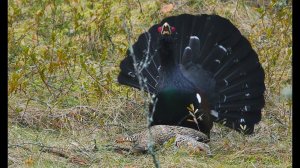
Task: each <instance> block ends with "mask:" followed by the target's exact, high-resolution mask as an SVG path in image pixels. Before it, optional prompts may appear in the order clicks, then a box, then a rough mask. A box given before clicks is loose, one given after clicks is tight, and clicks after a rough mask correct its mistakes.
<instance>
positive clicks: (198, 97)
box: [196, 93, 201, 104]
mask: <svg viewBox="0 0 300 168" xmlns="http://www.w3.org/2000/svg"><path fill="white" fill-rule="evenodd" d="M196 97H197V99H198V102H199V104H201V96H200V94H199V93H197V94H196Z"/></svg>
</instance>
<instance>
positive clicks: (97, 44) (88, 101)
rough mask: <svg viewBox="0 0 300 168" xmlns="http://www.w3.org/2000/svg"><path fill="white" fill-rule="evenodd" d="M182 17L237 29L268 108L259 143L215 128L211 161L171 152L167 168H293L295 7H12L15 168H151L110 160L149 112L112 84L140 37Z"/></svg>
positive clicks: (136, 159)
mask: <svg viewBox="0 0 300 168" xmlns="http://www.w3.org/2000/svg"><path fill="white" fill-rule="evenodd" d="M263 2H264V3H263ZM170 4H172V5H170ZM180 13H192V14H201V13H208V14H212V13H215V14H219V15H221V16H223V17H226V18H228V19H230V20H231V21H232V22H233V23H234V24H235V25H236V26H237V27H238V28H239V29H240V30H241V32H242V33H243V34H244V35H245V36H246V37H247V38H248V39H249V40H250V41H251V44H252V46H253V47H254V49H255V51H256V52H257V53H258V55H259V57H260V61H261V63H262V65H263V67H264V69H265V72H266V80H265V82H266V86H267V91H266V94H265V95H266V106H265V108H264V109H263V118H262V121H261V122H260V123H259V124H258V125H257V127H256V131H255V133H254V134H253V135H250V136H243V135H241V134H239V133H236V132H234V131H232V130H229V129H227V128H224V127H222V126H221V125H219V124H215V125H214V128H213V130H212V133H211V138H212V139H211V142H210V143H209V145H210V147H211V149H212V153H213V157H208V156H206V155H204V154H203V155H193V154H190V153H188V152H187V151H184V150H178V149H175V148H173V147H172V146H168V145H167V146H165V147H164V148H162V149H161V150H159V151H157V152H156V154H157V156H158V159H159V162H160V165H161V167H170V168H171V167H272V168H273V167H291V162H292V152H291V150H292V149H291V148H292V134H291V131H292V124H291V123H292V122H291V120H292V118H291V113H292V112H291V106H292V104H291V100H290V99H289V96H288V94H289V91H286V90H288V89H286V88H289V85H290V84H291V57H292V55H291V48H292V45H291V41H292V37H291V5H290V4H285V3H284V1H259V2H256V1H251V2H250V1H249V2H248V1H246V0H241V1H237V2H235V1H230V0H229V1H217V0H210V1H201V0H200V1H195V0H183V1H161V0H160V1H159V0H157V1H145V0H140V1H130V0H129V1H122V0H120V1H110V0H104V1H101V2H98V1H97V2H93V1H77V0H64V1H62V0H56V1H47V0H42V1H35V0H14V1H12V0H10V1H9V13H8V20H9V23H8V25H9V28H8V31H9V34H8V43H9V52H8V53H9V57H8V58H9V81H8V82H9V90H8V91H9V113H8V115H9V125H8V128H9V134H8V136H9V141H8V143H9V144H8V145H9V153H8V159H9V167H127V168H133V167H154V166H153V161H152V157H151V156H150V155H131V154H128V153H120V152H116V151H114V146H115V145H116V144H115V143H114V140H115V138H116V137H117V136H118V135H120V134H131V133H133V132H137V131H139V130H142V129H143V128H145V127H146V117H145V112H146V109H147V108H145V106H144V103H145V100H144V97H145V96H144V95H143V94H142V93H140V92H139V91H136V90H134V89H131V88H128V87H124V86H120V85H118V84H117V83H116V75H117V74H118V72H119V69H118V65H119V62H120V60H122V59H123V58H124V55H125V52H126V49H127V48H128V45H129V44H132V42H133V41H134V40H135V39H136V38H137V37H138V35H139V34H140V33H141V32H143V31H145V30H147V29H148V28H149V27H150V26H151V25H152V24H154V23H157V22H159V21H160V20H161V19H162V18H164V17H166V16H170V15H176V14H180ZM125 30H127V31H125ZM129 32H130V34H129ZM128 34H129V35H130V36H128ZM128 37H131V39H130V40H129V39H128ZM283 88H285V89H283ZM50 149H51V150H50Z"/></svg>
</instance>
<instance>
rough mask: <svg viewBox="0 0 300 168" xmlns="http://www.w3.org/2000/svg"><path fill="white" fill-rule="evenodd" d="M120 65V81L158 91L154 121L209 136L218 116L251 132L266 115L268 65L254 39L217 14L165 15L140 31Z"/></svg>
mask: <svg viewBox="0 0 300 168" xmlns="http://www.w3.org/2000/svg"><path fill="white" fill-rule="evenodd" d="M120 68H121V72H120V74H119V76H118V82H119V83H120V84H123V85H128V86H131V87H135V88H139V89H141V87H143V88H144V90H145V91H147V92H150V93H151V94H153V102H154V103H152V104H150V109H149V114H150V116H152V117H153V122H152V123H151V125H179V126H184V127H190V128H194V129H197V130H200V131H202V132H204V133H206V134H207V135H208V136H209V133H210V130H211V128H212V126H213V122H221V123H223V124H224V125H225V126H227V127H230V128H232V129H235V130H237V131H242V132H244V133H246V134H251V133H253V130H254V125H255V124H257V123H258V122H259V121H260V120H261V109H262V108H263V106H264V104H265V101H264V91H265V84H264V70H263V68H262V66H261V64H260V63H259V59H258V56H257V54H256V52H255V51H254V50H253V49H252V47H251V45H250V43H249V41H248V40H247V39H246V38H245V37H244V36H242V35H241V33H240V31H239V30H238V29H237V28H236V27H235V26H234V25H233V24H232V23H231V22H230V21H229V20H227V19H225V18H222V17H220V16H218V15H206V14H203V15H197V16H195V15H189V14H182V15H178V16H171V17H168V18H165V19H163V20H162V21H161V23H159V24H155V25H153V26H152V27H151V28H150V29H149V30H148V32H145V33H143V34H141V35H140V36H139V38H138V40H137V41H136V42H135V43H134V44H133V46H132V48H129V49H128V51H127V57H126V58H125V59H124V60H122V62H121V64H120ZM191 104H192V106H191ZM188 107H189V108H188Z"/></svg>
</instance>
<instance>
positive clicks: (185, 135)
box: [116, 125, 210, 154]
mask: <svg viewBox="0 0 300 168" xmlns="http://www.w3.org/2000/svg"><path fill="white" fill-rule="evenodd" d="M150 131H151V134H152V140H153V143H154V146H155V147H157V146H160V145H163V144H164V143H165V142H167V141H169V140H170V139H171V138H175V142H174V145H175V146H176V147H179V148H184V149H187V150H188V151H191V152H200V151H205V152H206V153H208V154H210V148H209V146H208V145H207V144H205V143H203V142H209V139H208V137H207V135H205V134H204V133H202V132H200V131H197V130H194V129H191V128H187V127H180V126H170V125H154V126H152V127H151V128H150ZM149 140H150V139H149V130H147V129H146V130H143V131H141V132H139V133H136V134H133V135H131V136H122V137H119V138H117V139H116V142H117V143H123V142H131V143H133V144H134V145H133V147H132V151H133V152H136V153H138V152H145V151H147V150H148V144H149Z"/></svg>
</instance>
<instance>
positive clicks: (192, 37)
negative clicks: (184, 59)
mask: <svg viewBox="0 0 300 168" xmlns="http://www.w3.org/2000/svg"><path fill="white" fill-rule="evenodd" d="M190 39H196V40H199V38H198V37H197V36H191V37H190Z"/></svg>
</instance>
